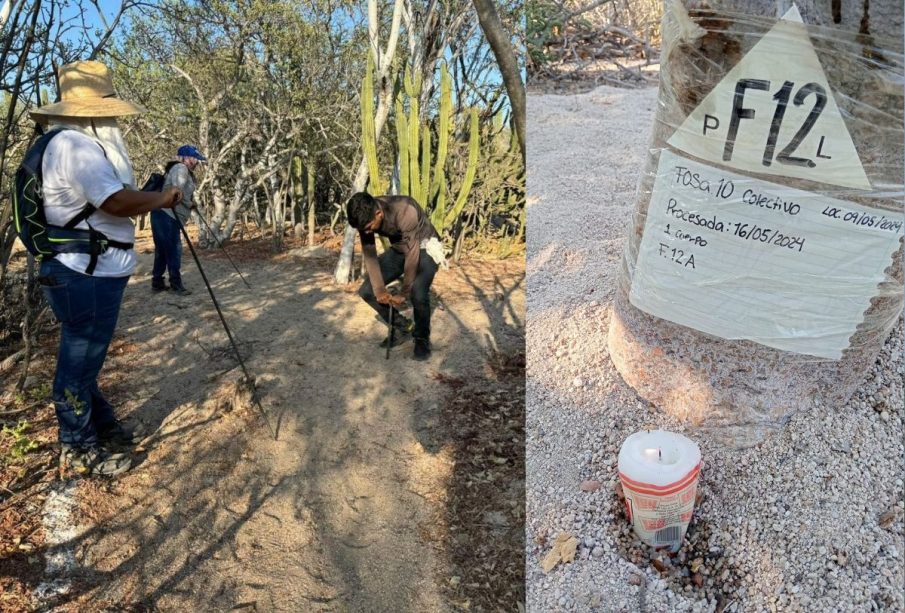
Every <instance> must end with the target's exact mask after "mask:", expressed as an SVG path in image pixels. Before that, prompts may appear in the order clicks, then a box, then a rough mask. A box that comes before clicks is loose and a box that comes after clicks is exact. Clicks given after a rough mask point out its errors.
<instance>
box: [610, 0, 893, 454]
mask: <svg viewBox="0 0 905 613" xmlns="http://www.w3.org/2000/svg"><path fill="white" fill-rule="evenodd" d="M665 8H666V10H665V14H664V20H663V38H664V42H663V44H664V48H663V54H662V67H661V80H660V94H659V105H658V112H657V120H656V122H655V128H654V133H653V136H652V144H651V147H650V156H649V159H648V162H647V169H646V171H645V174H644V176H643V178H642V180H641V183H640V186H639V190H638V196H637V202H636V205H635V210H634V217H633V221H632V228H631V233H630V236H629V239H628V242H627V246H626V251H625V256H624V260H623V262H624V266H623V271H622V275H621V282H620V287H619V288H618V291H617V296H616V300H615V305H614V311H613V314H612V319H611V325H610V330H609V335H608V345H609V351H610V354H611V356H612V360H613V362H614V364H615V366H616V368H617V369H618V371H619V372H620V374H621V375H622V377H623V378H624V379H625V381H626V382H627V383H628V384H629V385H631V386H632V387H634V388H635V389H636V390H637V391H638V393H639V394H640V395H641V396H642V397H643V398H645V399H647V400H649V401H650V402H652V403H653V404H654V405H656V406H658V407H659V408H660V409H662V410H664V411H666V412H668V413H671V414H674V415H677V416H679V417H681V418H684V419H686V420H688V421H689V422H691V423H692V424H695V425H697V426H700V427H701V428H706V429H719V431H720V435H721V436H722V438H723V440H724V441H725V442H726V443H727V444H729V445H733V446H747V445H751V444H754V443H756V442H758V441H759V440H761V439H762V438H763V436H764V434H765V433H766V432H768V431H769V430H770V429H771V428H776V427H778V426H780V425H781V424H782V423H783V421H784V420H785V419H787V418H788V417H789V416H790V415H791V414H792V413H793V412H795V411H796V410H798V409H801V408H803V407H806V406H808V405H810V404H811V403H814V402H823V403H837V404H838V403H844V402H845V401H847V399H848V398H849V397H850V396H851V394H852V393H853V392H854V390H855V389H856V388H857V386H858V384H859V383H860V382H861V380H862V379H863V377H864V375H865V373H866V371H867V370H868V369H869V368H870V366H871V365H872V364H873V362H874V360H875V359H876V357H877V355H878V353H879V351H880V349H881V348H882V346H883V343H884V342H885V340H886V338H887V337H888V335H889V333H890V331H891V330H892V328H893V326H894V324H895V322H896V320H897V318H898V316H899V314H900V313H901V311H902V302H903V293H902V292H903V287H902V235H903V209H902V194H903V191H902V190H903V66H902V44H903V36H902V34H903V31H902V23H903V7H902V2H901V0H871V1H870V2H869V3H868V2H866V1H865V2H860V1H859V2H851V1H848V0H834V1H830V0H820V1H819V2H818V1H815V0H808V1H804V2H799V3H798V4H797V6H796V5H795V4H793V3H791V2H780V1H770V2H768V1H765V0H712V1H710V2H707V3H704V2H695V1H692V0H675V1H673V0H670V1H668V2H667V4H666V7H665Z"/></svg>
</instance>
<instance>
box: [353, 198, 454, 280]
mask: <svg viewBox="0 0 905 613" xmlns="http://www.w3.org/2000/svg"><path fill="white" fill-rule="evenodd" d="M376 200H377V204H378V205H379V206H380V209H381V210H382V211H383V222H382V223H381V224H380V228H378V230H377V232H376V234H379V235H380V236H384V237H386V238H387V239H389V241H390V248H391V249H394V250H395V251H397V252H399V253H401V254H403V255H404V256H405V273H404V275H403V278H402V289H401V294H402V295H403V296H408V294H409V292H410V291H411V289H412V283H414V282H415V274H416V273H417V272H418V258H419V257H420V254H421V241H422V240H424V239H427V238H432V237H435V236H436V237H438V238H439V235H438V234H437V231H436V230H435V229H434V226H433V225H432V224H431V222H430V220H429V219H428V218H427V214H426V213H425V212H424V211H423V210H422V209H421V207H420V206H419V205H418V203H417V202H415V200H414V199H413V198H409V197H408V196H380V197H379V198H376ZM358 235H359V237H360V238H361V251H362V253H363V254H364V259H365V267H366V268H367V270H368V277H369V278H370V279H371V286H372V287H373V288H374V293H375V294H376V295H380V294H381V293H383V292H385V291H386V285H385V284H384V282H383V276H382V275H381V274H380V266H379V264H378V263H377V247H376V245H375V240H374V234H368V233H365V232H361V231H359V233H358Z"/></svg>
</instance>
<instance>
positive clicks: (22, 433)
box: [0, 420, 39, 463]
mask: <svg viewBox="0 0 905 613" xmlns="http://www.w3.org/2000/svg"><path fill="white" fill-rule="evenodd" d="M29 427H30V426H29V424H28V422H27V421H25V420H22V421H20V422H19V423H18V424H16V425H15V426H14V427H12V428H10V427H9V426H3V430H2V431H0V433H2V434H4V435H6V436H9V437H12V441H13V442H12V446H11V447H10V449H9V451H8V452H7V457H6V458H4V459H5V461H6V463H13V462H18V461H21V460H22V459H23V458H24V457H25V456H26V455H28V453H29V452H31V451H34V450H35V449H37V448H38V447H39V444H38V443H37V441H34V440H32V439H30V438H29V437H28V435H27V434H26V432H28V429H29Z"/></svg>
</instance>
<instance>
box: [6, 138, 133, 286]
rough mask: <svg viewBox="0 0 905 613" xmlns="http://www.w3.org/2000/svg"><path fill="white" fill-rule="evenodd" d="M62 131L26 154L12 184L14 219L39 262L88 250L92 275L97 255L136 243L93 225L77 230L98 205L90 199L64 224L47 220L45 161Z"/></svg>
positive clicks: (41, 139)
mask: <svg viewBox="0 0 905 613" xmlns="http://www.w3.org/2000/svg"><path fill="white" fill-rule="evenodd" d="M60 132H62V130H51V131H50V132H48V133H46V134H44V135H42V136H41V137H40V138H38V140H37V142H35V144H34V145H32V146H31V148H30V149H29V150H28V151H27V152H26V153H25V158H24V159H23V160H22V163H21V164H20V165H19V169H18V170H17V171H16V178H15V183H14V185H13V191H12V200H13V220H14V223H15V225H16V234H17V235H18V236H19V240H20V241H22V244H23V245H25V248H26V249H27V250H28V252H29V253H31V254H32V255H33V256H35V258H36V259H37V260H38V261H41V260H42V259H43V258H53V257H55V256H56V255H57V254H59V253H87V254H89V255H91V261H90V263H89V265H88V268H87V269H86V270H85V273H86V274H89V275H90V274H91V273H93V272H94V267H95V266H96V265H97V258H98V256H99V255H100V254H102V253H104V252H105V251H107V249H108V248H109V247H116V248H118V249H131V248H132V247H133V244H132V243H123V242H120V241H114V240H110V239H108V238H107V237H106V236H105V235H104V234H103V233H101V232H98V231H97V230H94V229H93V228H91V227H90V225H89V228H88V229H87V230H78V229H76V228H75V226H77V225H78V224H79V223H81V222H83V221H86V220H87V219H88V218H89V217H90V216H91V215H92V214H93V213H94V212H95V210H96V208H95V207H94V205H93V204H91V203H90V202H88V203H85V206H84V207H83V208H82V210H81V211H79V212H78V213H77V214H76V215H75V216H74V217H73V218H72V219H70V220H69V221H68V222H66V224H65V225H63V226H54V225H51V224H49V223H47V216H46V215H45V214H44V193H43V190H42V181H43V171H42V164H43V161H44V151H45V150H46V149H47V145H48V144H50V141H51V140H52V139H53V138H54V137H55V136H56V135H57V134H59V133H60Z"/></svg>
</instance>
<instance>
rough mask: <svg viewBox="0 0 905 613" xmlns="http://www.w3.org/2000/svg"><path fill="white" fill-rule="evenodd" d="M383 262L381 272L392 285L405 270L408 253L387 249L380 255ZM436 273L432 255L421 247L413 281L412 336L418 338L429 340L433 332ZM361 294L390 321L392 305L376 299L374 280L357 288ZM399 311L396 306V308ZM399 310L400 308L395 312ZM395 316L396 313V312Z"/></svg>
mask: <svg viewBox="0 0 905 613" xmlns="http://www.w3.org/2000/svg"><path fill="white" fill-rule="evenodd" d="M377 262H378V264H379V265H380V275H381V276H382V277H383V282H384V283H385V284H387V285H389V284H390V283H391V282H393V281H395V280H396V279H398V278H399V277H401V276H402V275H403V273H404V272H405V270H404V268H405V256H404V255H403V254H401V253H399V252H398V251H396V250H395V249H387V250H386V251H384V252H383V253H382V254H380V256H379V257H378V258H377ZM435 274H437V263H436V262H434V260H433V258H431V256H429V255H428V254H427V252H426V251H425V250H424V249H422V250H421V255H420V257H419V258H418V272H417V274H416V275H415V282H414V283H413V284H412V295H411V301H412V307H414V311H415V330H414V332H413V333H412V336H414V337H415V338H421V339H425V340H427V339H429V338H430V335H431V301H430V287H431V283H433V282H434V275H435ZM358 295H359V296H361V297H362V298H363V299H364V301H365V302H367V303H368V304H370V305H371V308H373V309H374V310H375V311H377V313H378V314H379V315H380V317H381V318H382V319H383V320H384V321H389V320H390V307H389V306H387V305H385V304H380V303H378V302H377V296H375V295H374V288H373V287H371V280H370V279H367V280H366V281H365V282H364V283H362V285H361V289H359V290H358ZM393 310H394V311H396V310H395V309H393ZM396 313H399V311H396ZM393 319H394V320H396V321H398V320H397V319H396V314H394V315H393Z"/></svg>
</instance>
